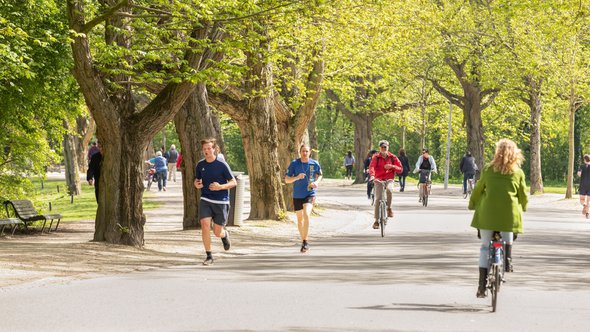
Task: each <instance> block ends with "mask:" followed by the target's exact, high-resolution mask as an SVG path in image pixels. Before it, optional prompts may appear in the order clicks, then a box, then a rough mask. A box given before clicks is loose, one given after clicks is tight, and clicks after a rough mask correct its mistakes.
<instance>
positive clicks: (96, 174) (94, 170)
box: [86, 143, 102, 203]
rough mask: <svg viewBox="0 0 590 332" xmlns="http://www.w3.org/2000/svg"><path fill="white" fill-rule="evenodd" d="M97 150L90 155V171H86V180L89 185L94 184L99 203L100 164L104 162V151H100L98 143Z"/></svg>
mask: <svg viewBox="0 0 590 332" xmlns="http://www.w3.org/2000/svg"><path fill="white" fill-rule="evenodd" d="M96 148H97V151H96V152H94V154H93V155H92V156H91V157H90V162H89V163H88V171H87V172H86V181H88V184H89V185H91V186H92V185H94V196H95V197H96V202H97V203H98V183H99V182H100V181H99V180H100V166H101V164H102V152H101V151H100V145H98V143H97V144H96Z"/></svg>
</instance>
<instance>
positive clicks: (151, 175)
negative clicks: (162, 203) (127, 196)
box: [144, 163, 158, 191]
mask: <svg viewBox="0 0 590 332" xmlns="http://www.w3.org/2000/svg"><path fill="white" fill-rule="evenodd" d="M146 164H147V165H148V169H147V170H146V171H145V178H144V180H145V181H146V186H145V190H148V191H149V190H150V188H151V187H152V183H153V182H154V181H156V182H157V181H158V178H157V175H156V168H154V167H153V165H151V164H149V163H146Z"/></svg>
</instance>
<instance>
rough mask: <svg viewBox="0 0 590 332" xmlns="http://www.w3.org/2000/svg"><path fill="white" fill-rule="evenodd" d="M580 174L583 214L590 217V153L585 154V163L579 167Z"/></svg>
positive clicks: (579, 191)
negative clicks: (589, 201)
mask: <svg viewBox="0 0 590 332" xmlns="http://www.w3.org/2000/svg"><path fill="white" fill-rule="evenodd" d="M578 176H579V177H580V188H579V190H578V193H579V194H580V204H582V206H583V207H582V214H583V215H584V216H585V217H586V218H588V217H590V215H589V214H588V197H589V196H588V195H590V155H587V154H585V155H584V163H583V164H582V165H580V167H579V168H578Z"/></svg>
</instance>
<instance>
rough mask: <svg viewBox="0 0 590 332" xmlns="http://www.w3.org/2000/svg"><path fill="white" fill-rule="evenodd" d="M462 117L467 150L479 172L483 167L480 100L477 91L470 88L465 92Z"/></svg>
mask: <svg viewBox="0 0 590 332" xmlns="http://www.w3.org/2000/svg"><path fill="white" fill-rule="evenodd" d="M463 116H464V119H465V125H466V130H467V148H468V149H469V151H470V152H471V155H472V156H473V158H475V163H476V164H477V167H478V168H479V169H480V170H483V166H484V148H483V147H484V136H483V123H482V120H481V98H480V93H479V89H477V88H474V87H471V89H467V90H466V94H465V107H464V108H463Z"/></svg>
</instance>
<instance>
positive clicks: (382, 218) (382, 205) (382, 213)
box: [373, 179, 393, 237]
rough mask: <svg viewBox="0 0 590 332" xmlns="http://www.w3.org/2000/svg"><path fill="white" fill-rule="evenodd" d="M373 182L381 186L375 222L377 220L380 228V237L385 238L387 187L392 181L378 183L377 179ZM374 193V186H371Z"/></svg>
mask: <svg viewBox="0 0 590 332" xmlns="http://www.w3.org/2000/svg"><path fill="white" fill-rule="evenodd" d="M373 181H374V182H379V183H381V184H382V186H381V199H380V200H379V210H378V211H379V212H378V213H379V215H378V216H377V218H378V219H377V220H379V226H381V227H380V228H381V237H384V236H385V225H387V186H389V185H390V184H391V183H392V182H393V180H392V179H390V180H385V181H380V180H377V179H374V180H373ZM374 191H375V186H373V192H374Z"/></svg>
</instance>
